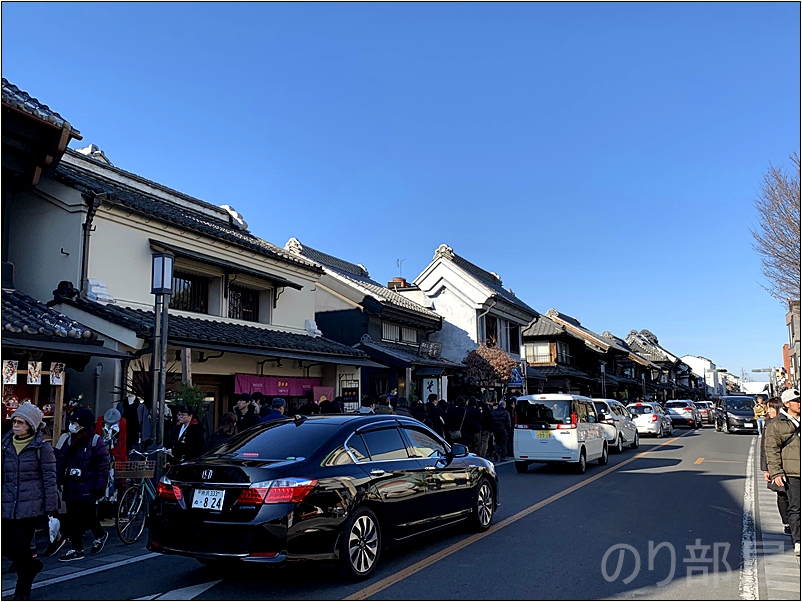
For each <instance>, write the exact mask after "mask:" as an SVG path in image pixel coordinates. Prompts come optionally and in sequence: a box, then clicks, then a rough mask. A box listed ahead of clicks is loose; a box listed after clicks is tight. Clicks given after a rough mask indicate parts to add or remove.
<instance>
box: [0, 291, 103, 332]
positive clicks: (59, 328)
mask: <svg viewBox="0 0 802 602" xmlns="http://www.w3.org/2000/svg"><path fill="white" fill-rule="evenodd" d="M3 332H4V333H6V334H27V335H40V336H45V337H59V338H63V339H72V340H76V341H77V340H85V341H94V340H96V339H97V335H96V334H95V333H94V332H92V331H91V330H90V329H89V328H88V327H87V326H84V325H83V324H81V323H79V322H76V321H75V320H73V319H71V318H68V317H67V316H65V315H64V314H61V313H59V312H57V311H56V310H54V309H51V308H50V307H48V306H47V305H45V304H44V303H42V302H41V301H37V300H36V299H34V298H33V297H31V296H29V295H26V294H24V293H21V292H20V291H17V290H11V289H3Z"/></svg>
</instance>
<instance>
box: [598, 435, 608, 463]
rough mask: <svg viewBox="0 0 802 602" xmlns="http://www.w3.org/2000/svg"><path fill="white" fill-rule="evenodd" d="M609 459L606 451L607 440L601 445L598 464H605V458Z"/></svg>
mask: <svg viewBox="0 0 802 602" xmlns="http://www.w3.org/2000/svg"><path fill="white" fill-rule="evenodd" d="M608 459H609V456H608V452H607V442H606V441H605V442H604V446H603V447H602V455H601V458H599V460H598V462H599V466H607V460H608Z"/></svg>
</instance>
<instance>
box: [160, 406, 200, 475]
mask: <svg viewBox="0 0 802 602" xmlns="http://www.w3.org/2000/svg"><path fill="white" fill-rule="evenodd" d="M176 418H177V419H178V424H177V425H175V426H174V427H173V430H172V431H170V449H168V450H167V455H169V456H171V460H170V463H171V464H180V463H181V462H185V461H186V460H194V459H195V458H197V457H198V456H200V455H201V454H202V453H203V448H204V444H205V437H204V436H203V427H202V426H201V425H200V422H198V418H197V417H196V416H195V410H193V409H192V408H190V407H188V406H181V407H179V408H178V410H176Z"/></svg>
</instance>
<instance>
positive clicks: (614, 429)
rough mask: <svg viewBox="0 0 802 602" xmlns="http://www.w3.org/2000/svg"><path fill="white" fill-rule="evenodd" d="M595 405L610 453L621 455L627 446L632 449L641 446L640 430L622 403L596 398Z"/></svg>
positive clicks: (594, 399)
mask: <svg viewBox="0 0 802 602" xmlns="http://www.w3.org/2000/svg"><path fill="white" fill-rule="evenodd" d="M593 405H594V406H596V413H597V414H598V416H599V422H601V423H602V426H603V427H604V434H605V435H606V437H607V447H608V448H609V449H610V451H613V452H615V453H617V454H620V453H621V452H623V451H624V446H627V445H628V446H629V447H631V448H632V449H637V448H638V445H640V440H639V438H638V428H637V427H636V426H635V423H634V422H633V421H632V418H631V416H630V414H629V412H628V411H627V409H626V408H625V407H624V405H623V404H622V403H621V402H619V401H616V400H615V399H596V398H595V397H594V398H593Z"/></svg>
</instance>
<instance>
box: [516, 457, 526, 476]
mask: <svg viewBox="0 0 802 602" xmlns="http://www.w3.org/2000/svg"><path fill="white" fill-rule="evenodd" d="M515 470H516V472H520V473H525V472H527V471H528V470H529V462H519V461H518V460H516V461H515Z"/></svg>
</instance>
